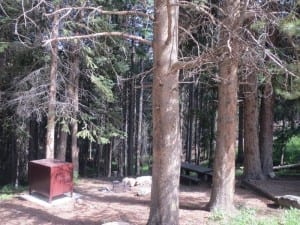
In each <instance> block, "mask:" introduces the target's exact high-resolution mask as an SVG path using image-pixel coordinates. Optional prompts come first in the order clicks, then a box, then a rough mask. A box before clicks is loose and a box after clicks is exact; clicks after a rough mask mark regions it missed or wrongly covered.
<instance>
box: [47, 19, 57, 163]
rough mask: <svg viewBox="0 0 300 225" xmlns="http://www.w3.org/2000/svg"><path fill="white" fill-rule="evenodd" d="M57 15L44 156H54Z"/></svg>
mask: <svg viewBox="0 0 300 225" xmlns="http://www.w3.org/2000/svg"><path fill="white" fill-rule="evenodd" d="M58 17H59V15H58V14H55V15H54V18H53V22H52V32H51V38H53V39H54V40H53V41H52V42H51V69H50V87H49V100H48V101H49V103H48V118H47V134H46V158H51V159H53V158H54V141H55V115H56V74H57V61H58V55H57V53H58V46H57V40H55V38H57V37H58V29H59V18H58Z"/></svg>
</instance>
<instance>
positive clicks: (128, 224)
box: [102, 222, 130, 225]
mask: <svg viewBox="0 0 300 225" xmlns="http://www.w3.org/2000/svg"><path fill="white" fill-rule="evenodd" d="M102 225H130V223H126V222H109V223H103V224H102Z"/></svg>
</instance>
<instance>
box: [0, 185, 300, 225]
mask: <svg viewBox="0 0 300 225" xmlns="http://www.w3.org/2000/svg"><path fill="white" fill-rule="evenodd" d="M264 182H265V183H264V184H263V183H260V184H259V185H261V186H263V187H267V188H268V189H269V190H270V191H271V192H272V190H273V191H274V192H276V195H283V194H287V193H286V192H289V190H291V189H292V190H293V191H294V190H295V191H296V192H293V194H296V195H298V196H300V189H299V182H300V179H298V180H292V181H291V180H289V179H288V180H286V179H285V180H283V179H280V180H277V181H276V182H275V183H276V184H274V183H271V182H269V181H264ZM111 189H112V182H111V181H110V180H107V179H80V180H79V181H78V183H77V184H76V186H75V192H76V193H78V194H80V195H81V197H80V198H78V199H71V200H70V201H68V202H66V203H64V204H61V205H55V206H50V207H43V206H41V205H39V204H36V203H33V202H30V201H27V200H24V199H22V198H20V197H19V196H16V197H14V198H12V199H9V200H3V201H0V224H2V225H19V224H22V225H35V224H36V225H44V224H46V225H54V224H55V225H71V224H72V225H81V224H82V225H83V224H84V225H96V224H97V225H100V224H103V223H106V222H112V221H123V222H128V223H130V224H132V225H144V224H146V222H147V218H148V215H149V204H150V195H146V196H137V194H136V193H137V189H136V188H135V187H134V188H131V189H127V190H126V191H125V192H113V191H107V190H111ZM210 190H211V189H210V184H208V183H201V184H199V185H190V186H186V185H181V187H180V224H181V225H201V224H208V223H209V217H210V215H211V214H210V213H209V212H208V211H205V210H204V207H205V205H206V204H207V202H208V200H209V197H210ZM235 205H236V207H238V208H240V207H248V208H255V209H256V210H257V212H258V214H259V215H261V216H263V215H276V214H278V213H279V212H280V210H281V209H279V208H278V207H274V204H273V202H272V201H271V200H268V199H267V198H264V197H262V196H260V195H257V194H256V193H254V192H253V191H251V190H249V189H245V188H241V187H239V186H238V185H237V187H236V194H235Z"/></svg>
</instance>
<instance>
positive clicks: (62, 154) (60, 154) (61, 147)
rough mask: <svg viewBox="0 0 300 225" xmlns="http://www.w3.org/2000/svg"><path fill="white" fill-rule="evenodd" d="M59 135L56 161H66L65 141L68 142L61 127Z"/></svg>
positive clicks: (65, 133) (66, 135)
mask: <svg viewBox="0 0 300 225" xmlns="http://www.w3.org/2000/svg"><path fill="white" fill-rule="evenodd" d="M59 132H60V134H59V140H58V141H59V143H58V149H57V157H56V158H57V159H59V160H61V161H66V151H67V140H68V133H67V132H66V131H64V128H63V125H62V127H60V131H59Z"/></svg>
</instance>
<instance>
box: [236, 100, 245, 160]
mask: <svg viewBox="0 0 300 225" xmlns="http://www.w3.org/2000/svg"><path fill="white" fill-rule="evenodd" d="M243 161H244V102H243V101H241V102H240V103H239V133H238V154H237V159H236V162H237V164H240V165H242V164H243Z"/></svg>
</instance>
